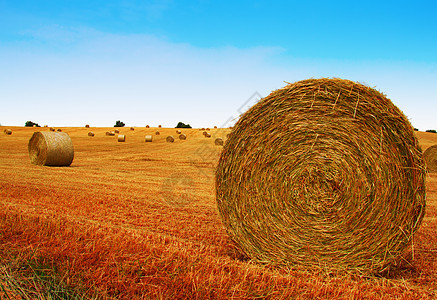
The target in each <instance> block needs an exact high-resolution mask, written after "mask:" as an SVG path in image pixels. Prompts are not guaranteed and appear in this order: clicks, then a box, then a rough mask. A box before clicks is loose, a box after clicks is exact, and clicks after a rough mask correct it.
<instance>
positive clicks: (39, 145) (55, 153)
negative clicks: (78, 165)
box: [28, 131, 74, 166]
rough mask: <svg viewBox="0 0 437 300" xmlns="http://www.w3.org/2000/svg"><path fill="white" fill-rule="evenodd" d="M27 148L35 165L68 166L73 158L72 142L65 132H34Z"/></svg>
mask: <svg viewBox="0 0 437 300" xmlns="http://www.w3.org/2000/svg"><path fill="white" fill-rule="evenodd" d="M28 150H29V157H30V161H31V162H32V163H33V164H35V165H44V166H69V165H71V163H72V162H73V158H74V147H73V142H72V141H71V138H70V136H69V135H68V134H67V133H65V132H51V131H41V132H34V133H33V135H32V137H31V138H30V140H29V144H28Z"/></svg>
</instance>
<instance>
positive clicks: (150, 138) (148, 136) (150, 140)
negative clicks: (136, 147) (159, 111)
mask: <svg viewBox="0 0 437 300" xmlns="http://www.w3.org/2000/svg"><path fill="white" fill-rule="evenodd" d="M144 139H145V142H146V143H147V142H152V140H153V136H152V135H146V136H145V138H144Z"/></svg>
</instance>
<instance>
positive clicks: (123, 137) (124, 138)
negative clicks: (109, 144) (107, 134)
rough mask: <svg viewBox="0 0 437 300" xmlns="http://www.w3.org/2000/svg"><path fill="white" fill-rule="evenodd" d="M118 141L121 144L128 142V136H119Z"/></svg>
mask: <svg viewBox="0 0 437 300" xmlns="http://www.w3.org/2000/svg"><path fill="white" fill-rule="evenodd" d="M117 140H118V141H119V142H125V141H126V136H125V135H124V134H119V135H118V137H117Z"/></svg>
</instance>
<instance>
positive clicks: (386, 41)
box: [0, 0, 437, 130]
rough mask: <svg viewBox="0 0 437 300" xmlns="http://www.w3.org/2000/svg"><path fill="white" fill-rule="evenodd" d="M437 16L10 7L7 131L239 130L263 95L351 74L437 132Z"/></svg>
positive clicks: (245, 6)
mask: <svg viewBox="0 0 437 300" xmlns="http://www.w3.org/2000/svg"><path fill="white" fill-rule="evenodd" d="M436 14H437V2H434V1H414V2H412V1H333V0H332V1H206V0H204V1H177V0H174V1H171V0H166V1H128V0H124V1H114V0H108V1H90V0H88V1H82V0H76V1H61V0H58V1H44V0H42V1H26V0H22V1H15V0H0V102H1V106H2V110H1V113H0V123H1V124H2V125H20V126H21V125H24V123H25V122H26V121H27V120H32V121H34V122H37V123H39V124H40V125H43V124H48V125H50V126H83V125H84V124H90V125H92V126H113V125H114V124H115V121H116V120H122V121H123V122H125V123H126V125H127V126H145V125H146V124H150V125H152V126H153V125H158V124H162V125H163V126H169V127H174V126H175V125H176V124H177V122H179V121H182V122H185V123H190V124H191V125H192V126H195V127H206V126H213V125H217V126H220V125H224V124H226V125H230V124H229V122H228V120H229V119H235V118H237V117H238V115H239V114H240V113H241V112H242V111H243V110H244V109H242V108H241V106H244V107H247V106H250V105H251V104H253V103H254V102H255V100H256V99H257V97H253V98H251V96H252V95H254V93H258V94H259V95H261V96H267V95H268V94H269V93H270V92H271V91H273V90H275V89H278V88H281V87H283V86H284V85H285V83H284V82H294V81H298V80H302V79H307V78H320V77H340V78H345V79H350V80H354V81H358V82H362V83H366V84H368V85H370V86H372V87H375V88H376V89H378V90H380V91H382V92H384V93H385V94H387V96H388V97H389V98H390V99H391V100H392V101H393V102H394V103H395V104H396V105H397V106H398V107H399V108H400V109H401V110H402V111H403V112H404V113H405V114H406V115H407V116H408V117H409V119H410V121H411V122H412V124H413V126H415V127H417V128H419V129H420V130H426V129H437V118H436V116H437V108H436V106H437V105H436V104H437V96H435V94H436V93H435V92H434V89H435V88H434V87H435V85H436V84H437V17H435V15H436ZM246 102H247V103H246Z"/></svg>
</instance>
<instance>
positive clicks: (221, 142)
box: [214, 138, 223, 146]
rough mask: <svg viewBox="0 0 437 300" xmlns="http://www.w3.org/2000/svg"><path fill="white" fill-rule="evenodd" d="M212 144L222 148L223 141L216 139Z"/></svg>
mask: <svg viewBox="0 0 437 300" xmlns="http://www.w3.org/2000/svg"><path fill="white" fill-rule="evenodd" d="M214 143H215V144H216V145H217V146H223V139H222V138H216V139H215V141H214Z"/></svg>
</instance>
